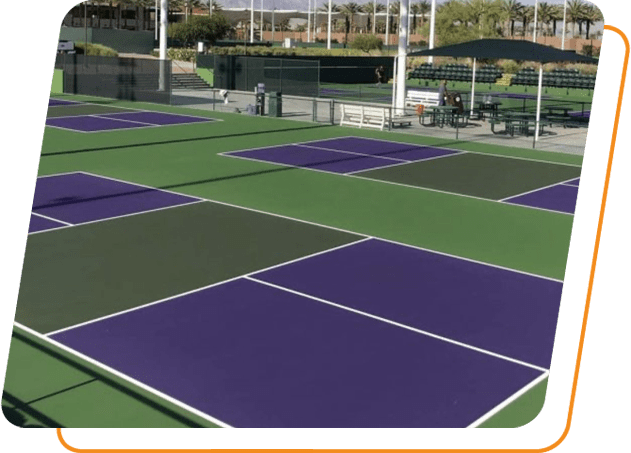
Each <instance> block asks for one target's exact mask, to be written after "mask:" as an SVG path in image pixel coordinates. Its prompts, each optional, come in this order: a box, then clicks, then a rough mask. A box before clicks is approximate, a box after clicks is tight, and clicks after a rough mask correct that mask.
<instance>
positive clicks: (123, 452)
mask: <svg viewBox="0 0 631 453" xmlns="http://www.w3.org/2000/svg"><path fill="white" fill-rule="evenodd" d="M605 30H611V31H613V32H615V33H618V35H620V37H621V38H622V40H623V41H624V45H625V48H626V50H625V56H624V65H623V67H622V79H621V81H620V92H619V95H618V106H617V108H616V118H615V120H614V126H613V134H612V136H611V147H610V149H609V160H608V162H607V174H606V177H605V188H604V190H603V197H602V204H601V206H600V216H599V218H598V230H597V232H596V242H595V244H594V254H593V258H592V267H591V272H590V275H589V286H588V289H587V301H586V302H585V314H584V315H583V326H582V328H581V339H580V341H579V345H578V354H577V357H576V368H575V369H574V381H573V383H572V395H571V398H570V407H569V411H568V415H567V423H566V425H565V430H564V431H563V434H561V437H559V439H558V440H557V441H556V442H554V443H553V444H552V445H549V446H547V447H545V448H540V449H401V450H393V451H401V452H410V453H411V452H424V453H432V452H435V453H461V452H484V451H491V452H493V453H502V452H511V453H526V452H528V453H544V452H547V451H550V450H552V449H554V448H556V447H558V446H559V445H561V443H562V442H563V441H564V440H565V438H566V437H567V435H568V434H569V432H570V426H571V424H572V414H573V411H574V398H575V397H576V386H577V383H578V374H579V370H580V367H581V359H582V356H583V344H584V342H585V330H586V328H587V318H588V316H589V307H590V303H591V298H592V289H593V284H594V274H595V272H596V262H597V260H598V249H599V248H600V236H601V233H602V227H603V219H604V217H605V205H606V204H607V193H608V191H609V177H610V176H611V166H612V163H613V154H614V149H615V147H616V139H617V137H618V125H619V123H620V111H621V110H622V97H623V94H624V85H625V82H626V78H627V66H628V64H629V40H628V39H627V36H626V35H625V34H624V32H623V31H622V30H620V29H619V28H616V27H612V26H611V25H605ZM57 438H58V439H59V442H60V443H61V445H63V446H64V447H65V448H66V449H67V450H69V451H71V452H74V453H108V452H115V453H142V452H144V453H148V452H168V453H178V452H181V453H184V452H186V453H190V452H198V453H199V452H213V453H252V452H257V453H258V452H273V451H278V450H274V449H256V450H252V449H80V448H75V447H72V446H71V445H69V444H68V443H67V442H66V441H65V440H64V438H63V435H62V434H61V428H57ZM282 451H285V452H287V453H297V452H300V453H304V452H314V451H320V452H326V453H348V452H359V451H367V450H362V449H356V450H355V449H345V450H340V449H337V450H336V449H330V450H329V449H286V450H282ZM373 451H376V452H385V451H388V450H373Z"/></svg>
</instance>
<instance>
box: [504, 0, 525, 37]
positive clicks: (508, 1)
mask: <svg viewBox="0 0 631 453" xmlns="http://www.w3.org/2000/svg"><path fill="white" fill-rule="evenodd" d="M523 9H524V5H522V4H521V3H519V2H518V1H517V0H503V1H502V5H501V10H502V12H503V13H504V17H505V18H506V20H507V22H508V23H510V35H511V36H515V21H516V20H517V19H519V18H520V17H521V11H522V10H523Z"/></svg>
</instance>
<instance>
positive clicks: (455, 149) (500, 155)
mask: <svg viewBox="0 0 631 453" xmlns="http://www.w3.org/2000/svg"><path fill="white" fill-rule="evenodd" d="M397 134H402V135H408V136H411V137H418V135H415V134H411V133H406V132H397ZM339 138H361V139H363V140H373V141H377V142H384V143H397V144H400V145H410V146H413V147H418V148H436V149H444V150H448V151H464V152H467V153H471V154H479V155H481V156H491V157H503V158H506V159H516V160H527V161H531V162H541V163H544V164H552V165H563V166H566V167H579V168H581V167H582V165H579V164H568V163H564V162H550V161H548V160H543V159H533V158H530V157H520V156H506V155H504V154H494V153H484V152H481V151H470V150H464V149H457V148H447V147H444V146H438V145H428V144H420V143H409V142H399V141H396V140H391V139H385V138H373V137H361V136H359V135H344V136H340V137H331V138H325V139H318V140H311V141H308V142H303V143H314V142H323V141H329V140H335V139H339ZM461 141H462V143H464V144H466V143H471V142H467V141H466V140H461ZM492 146H501V145H492ZM509 148H510V147H509ZM518 149H523V148H518Z"/></svg>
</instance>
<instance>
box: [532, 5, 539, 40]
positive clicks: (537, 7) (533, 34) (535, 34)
mask: <svg viewBox="0 0 631 453" xmlns="http://www.w3.org/2000/svg"><path fill="white" fill-rule="evenodd" d="M538 12H539V0H536V1H535V28H534V29H533V30H532V42H537V13H538Z"/></svg>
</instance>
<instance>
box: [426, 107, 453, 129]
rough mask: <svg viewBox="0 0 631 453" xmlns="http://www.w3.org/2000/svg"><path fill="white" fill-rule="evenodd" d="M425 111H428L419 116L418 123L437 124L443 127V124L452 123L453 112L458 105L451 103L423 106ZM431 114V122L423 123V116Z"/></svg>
mask: <svg viewBox="0 0 631 453" xmlns="http://www.w3.org/2000/svg"><path fill="white" fill-rule="evenodd" d="M425 111H426V112H428V113H424V114H423V115H421V116H420V117H419V123H420V124H422V125H423V126H430V125H432V126H438V127H444V126H445V124H453V122H454V114H455V113H456V112H457V111H458V107H454V106H453V105H436V106H429V107H425ZM426 116H431V117H432V122H431V123H430V124H425V117H426Z"/></svg>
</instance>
